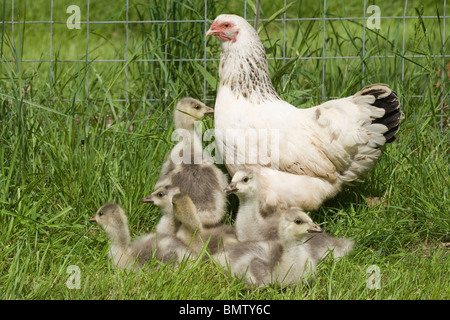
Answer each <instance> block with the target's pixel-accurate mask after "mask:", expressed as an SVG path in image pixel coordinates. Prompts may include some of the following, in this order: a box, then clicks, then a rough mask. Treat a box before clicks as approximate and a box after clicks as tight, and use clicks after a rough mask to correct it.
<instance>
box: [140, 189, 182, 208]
mask: <svg viewBox="0 0 450 320" xmlns="http://www.w3.org/2000/svg"><path fill="white" fill-rule="evenodd" d="M179 192H180V189H179V188H178V187H174V186H171V185H163V186H160V187H158V188H157V189H156V190H155V191H154V192H153V193H152V194H150V195H149V196H147V197H145V198H144V199H142V200H141V201H142V202H145V203H151V204H154V205H155V206H158V207H160V208H168V207H171V206H172V197H173V196H174V195H175V194H177V193H179Z"/></svg>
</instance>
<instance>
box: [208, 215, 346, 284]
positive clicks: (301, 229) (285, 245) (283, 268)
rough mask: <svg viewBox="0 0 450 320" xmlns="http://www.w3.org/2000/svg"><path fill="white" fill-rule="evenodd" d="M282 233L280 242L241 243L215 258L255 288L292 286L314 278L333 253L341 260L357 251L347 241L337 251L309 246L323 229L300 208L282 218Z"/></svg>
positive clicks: (341, 242) (336, 247) (334, 243)
mask: <svg viewBox="0 0 450 320" xmlns="http://www.w3.org/2000/svg"><path fill="white" fill-rule="evenodd" d="M278 232H279V235H280V239H279V240H272V241H246V242H241V243H239V244H237V245H231V246H228V247H227V248H226V250H225V251H224V252H219V253H218V254H216V255H214V256H213V257H214V258H215V259H216V261H217V262H218V263H219V264H220V265H223V266H227V267H229V268H230V270H231V272H232V274H235V275H238V276H243V277H244V279H245V282H246V283H247V284H248V285H250V286H252V287H253V286H262V285H269V284H273V283H280V284H283V285H289V284H294V283H298V282H300V281H304V280H305V279H307V278H308V277H309V276H313V275H314V273H315V270H316V266H317V264H318V263H319V261H320V260H321V259H323V258H324V257H325V256H326V255H327V254H328V253H329V252H330V250H332V251H333V250H334V252H333V253H334V257H335V258H338V257H340V256H342V255H344V254H345V253H348V252H350V251H351V250H352V247H353V242H352V241H350V240H343V239H341V240H340V241H339V243H336V242H333V243H332V244H333V245H334V247H331V246H330V247H329V246H326V245H325V246H322V247H319V246H311V245H309V244H308V242H309V241H310V240H311V239H313V237H315V236H318V235H320V233H321V232H322V229H321V228H320V227H319V226H317V225H316V224H315V223H314V222H313V221H312V220H311V218H310V217H309V216H308V215H307V214H306V213H305V212H303V211H302V210H300V209H298V208H291V209H289V210H287V211H286V212H285V213H284V214H283V215H282V216H281V217H280V223H279V229H278ZM312 233H314V235H311V234H312Z"/></svg>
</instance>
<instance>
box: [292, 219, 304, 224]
mask: <svg viewBox="0 0 450 320" xmlns="http://www.w3.org/2000/svg"><path fill="white" fill-rule="evenodd" d="M294 222H295V224H302V223H303V221H302V220H300V219H295V221H294Z"/></svg>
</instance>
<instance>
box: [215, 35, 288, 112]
mask: <svg viewBox="0 0 450 320" xmlns="http://www.w3.org/2000/svg"><path fill="white" fill-rule="evenodd" d="M255 35H256V37H258V35H257V34H256V33H255ZM248 38H251V37H248ZM248 38H245V39H242V38H241V39H239V41H237V42H236V43H234V44H232V45H229V46H228V47H226V48H224V50H223V51H222V54H221V57H220V67H219V78H220V85H221V86H226V87H228V88H229V89H231V91H232V92H233V93H234V94H235V96H236V98H240V97H243V98H244V99H247V100H249V101H251V102H252V103H256V104H259V103H262V102H269V101H277V100H281V98H280V97H279V96H278V94H277V92H276V91H275V88H274V87H273V84H272V81H271V79H270V75H269V66H268V63H267V57H266V53H265V50H264V46H263V44H262V43H261V41H260V40H259V38H257V39H252V40H247V39H248ZM244 40H245V42H244Z"/></svg>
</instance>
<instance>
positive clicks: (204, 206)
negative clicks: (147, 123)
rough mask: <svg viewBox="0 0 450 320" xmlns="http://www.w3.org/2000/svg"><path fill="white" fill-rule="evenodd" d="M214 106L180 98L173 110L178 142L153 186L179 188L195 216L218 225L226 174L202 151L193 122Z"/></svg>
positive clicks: (222, 206)
mask: <svg viewBox="0 0 450 320" xmlns="http://www.w3.org/2000/svg"><path fill="white" fill-rule="evenodd" d="M210 113H213V109H212V108H210V107H208V106H206V105H205V104H204V103H202V102H200V101H198V100H196V99H193V98H183V99H181V100H180V101H179V102H178V104H177V106H176V108H175V111H174V123H175V129H176V130H175V132H174V134H176V135H177V136H178V139H179V140H181V141H180V142H178V143H177V144H176V145H175V147H174V148H173V149H172V150H171V152H170V154H169V156H168V158H167V159H166V161H165V162H164V164H163V167H162V170H161V175H160V178H159V180H158V181H157V183H156V184H155V189H158V188H160V187H161V186H165V185H171V186H175V187H178V188H179V189H180V191H181V192H183V193H186V194H188V195H189V197H190V198H191V199H192V201H193V202H194V204H195V206H196V208H197V210H198V216H199V218H200V220H201V221H202V224H203V225H204V226H206V227H209V226H215V225H217V224H219V223H220V222H221V220H222V218H223V216H224V214H225V205H226V196H225V194H224V193H223V189H224V188H225V187H226V186H227V183H228V182H227V176H226V175H225V174H224V173H223V172H222V171H221V170H220V169H219V168H217V167H216V166H215V165H214V161H213V159H212V158H211V157H210V155H209V154H207V153H206V152H204V151H203V146H202V139H201V137H200V136H199V135H200V134H201V133H198V132H196V130H195V128H194V125H195V123H196V121H197V120H199V119H201V118H203V117H204V116H205V115H206V114H210Z"/></svg>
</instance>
